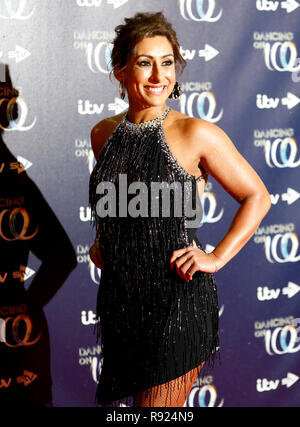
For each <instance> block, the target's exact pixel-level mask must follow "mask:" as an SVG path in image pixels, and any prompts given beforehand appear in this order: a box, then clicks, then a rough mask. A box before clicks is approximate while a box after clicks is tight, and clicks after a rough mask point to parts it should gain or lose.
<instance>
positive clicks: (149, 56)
mask: <svg viewBox="0 0 300 427" xmlns="http://www.w3.org/2000/svg"><path fill="white" fill-rule="evenodd" d="M141 56H146V57H147V58H150V59H153V56H151V55H146V54H144V53H142V54H141V55H138V56H137V57H136V59H138V58H140V57H141ZM167 56H174V55H173V54H172V53H168V54H167V55H163V56H161V58H166V57H167Z"/></svg>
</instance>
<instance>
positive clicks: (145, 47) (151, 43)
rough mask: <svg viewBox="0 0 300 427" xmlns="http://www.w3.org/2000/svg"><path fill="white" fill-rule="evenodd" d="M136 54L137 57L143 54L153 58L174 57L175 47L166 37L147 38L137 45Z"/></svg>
mask: <svg viewBox="0 0 300 427" xmlns="http://www.w3.org/2000/svg"><path fill="white" fill-rule="evenodd" d="M134 53H135V55H136V56H138V55H143V54H145V55H151V56H163V55H168V54H169V55H173V47H172V44H171V43H170V41H169V40H168V39H167V37H165V36H154V37H146V38H144V39H143V40H140V41H139V42H138V43H137V44H136V46H135V49H134Z"/></svg>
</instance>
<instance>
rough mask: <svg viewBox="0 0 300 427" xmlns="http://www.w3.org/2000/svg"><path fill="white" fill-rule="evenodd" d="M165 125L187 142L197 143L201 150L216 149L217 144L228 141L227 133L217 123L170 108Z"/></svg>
mask: <svg viewBox="0 0 300 427" xmlns="http://www.w3.org/2000/svg"><path fill="white" fill-rule="evenodd" d="M167 126H169V129H170V130H171V131H173V132H174V133H176V134H177V135H180V138H181V139H182V140H184V141H188V143H189V144H192V145H197V146H198V147H199V149H200V151H201V152H203V150H205V151H209V150H212V149H216V148H217V146H218V145H219V144H226V142H227V143H228V142H229V143H230V142H231V141H230V139H229V137H228V135H227V134H226V133H225V132H224V131H223V129H221V128H220V127H219V126H218V125H216V124H214V123H211V122H209V121H207V120H204V119H201V118H196V117H190V116H187V115H186V114H183V113H180V112H178V111H175V110H171V114H170V117H169V121H168V124H167Z"/></svg>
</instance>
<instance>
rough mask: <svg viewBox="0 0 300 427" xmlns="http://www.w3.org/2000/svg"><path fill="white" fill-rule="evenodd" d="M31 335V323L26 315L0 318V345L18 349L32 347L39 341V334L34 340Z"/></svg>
mask: <svg viewBox="0 0 300 427" xmlns="http://www.w3.org/2000/svg"><path fill="white" fill-rule="evenodd" d="M31 335H32V321H31V318H30V317H29V316H28V315H26V314H20V315H19V316H17V317H15V318H13V317H6V318H5V319H2V318H0V343H3V344H5V345H6V346H7V347H20V346H25V347H28V346H31V345H34V344H35V343H36V342H37V341H38V340H39V339H40V336H41V334H40V333H39V334H38V336H37V337H36V338H34V339H31Z"/></svg>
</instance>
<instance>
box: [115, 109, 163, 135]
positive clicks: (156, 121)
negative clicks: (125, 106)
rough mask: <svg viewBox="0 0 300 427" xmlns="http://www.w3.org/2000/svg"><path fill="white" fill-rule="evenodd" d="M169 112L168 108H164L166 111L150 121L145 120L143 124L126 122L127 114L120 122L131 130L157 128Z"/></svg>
mask: <svg viewBox="0 0 300 427" xmlns="http://www.w3.org/2000/svg"><path fill="white" fill-rule="evenodd" d="M169 111H170V107H167V108H166V111H165V112H164V113H163V114H162V115H161V116H159V117H156V118H155V119H152V120H147V121H145V122H141V123H133V122H131V121H129V120H128V112H127V113H126V114H125V116H124V117H123V119H122V121H123V123H124V124H125V125H126V127H128V128H129V129H131V130H140V129H145V128H155V127H157V126H158V125H159V124H160V123H162V121H163V120H164V119H165V118H166V116H167V114H168V113H169Z"/></svg>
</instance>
